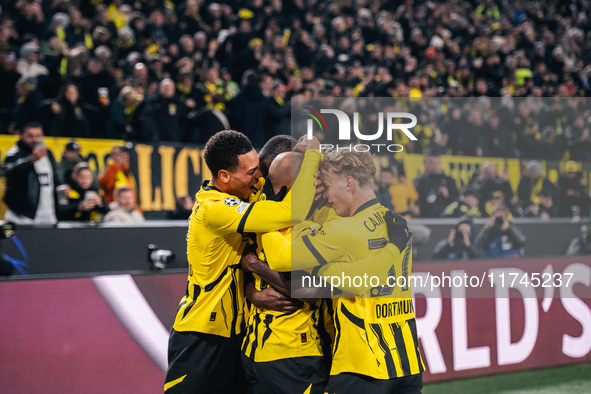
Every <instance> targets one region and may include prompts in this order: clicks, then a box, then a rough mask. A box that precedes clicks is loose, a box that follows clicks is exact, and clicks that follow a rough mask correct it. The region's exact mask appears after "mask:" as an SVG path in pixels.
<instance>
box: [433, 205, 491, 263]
mask: <svg viewBox="0 0 591 394" xmlns="http://www.w3.org/2000/svg"><path fill="white" fill-rule="evenodd" d="M483 256H484V253H483V252H482V250H481V249H479V248H478V247H476V245H475V244H474V234H473V224H472V217H470V216H463V217H461V218H460V220H459V221H458V223H457V224H456V225H455V226H454V228H452V229H451V230H450V231H449V236H448V237H447V238H446V239H442V240H441V241H439V243H438V244H437V246H436V247H435V250H434V251H433V258H434V259H446V260H468V259H477V258H481V257H483Z"/></svg>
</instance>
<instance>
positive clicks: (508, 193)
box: [466, 161, 513, 209]
mask: <svg viewBox="0 0 591 394" xmlns="http://www.w3.org/2000/svg"><path fill="white" fill-rule="evenodd" d="M474 175H475V176H474V177H473V178H472V180H471V181H470V183H469V184H468V187H467V188H466V191H467V192H468V191H469V192H473V193H474V194H475V195H476V196H477V198H478V199H479V200H480V203H481V206H480V208H481V209H482V208H484V205H485V202H486V201H488V200H490V199H491V198H492V196H493V194H494V193H495V192H501V193H502V194H503V196H504V197H505V204H506V205H507V206H510V203H511V200H512V199H513V189H512V188H511V184H510V183H509V181H508V180H507V178H508V173H507V169H506V168H505V173H504V174H503V178H501V177H499V176H498V175H497V167H496V166H495V165H494V164H493V163H491V162H489V161H487V162H484V163H483V164H482V166H480V171H478V173H475V174H474Z"/></svg>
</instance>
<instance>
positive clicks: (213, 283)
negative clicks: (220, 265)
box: [204, 265, 232, 293]
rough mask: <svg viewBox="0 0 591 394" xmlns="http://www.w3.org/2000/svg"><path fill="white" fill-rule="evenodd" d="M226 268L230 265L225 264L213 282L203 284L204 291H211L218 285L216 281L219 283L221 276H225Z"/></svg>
mask: <svg viewBox="0 0 591 394" xmlns="http://www.w3.org/2000/svg"><path fill="white" fill-rule="evenodd" d="M228 268H232V267H231V266H229V265H228V266H226V268H224V270H223V271H222V273H221V274H220V276H218V277H217V278H216V280H214V281H213V282H211V283H209V284H207V285H205V289H204V290H205V292H206V293H208V292H210V291H212V290H213V289H214V287H216V286H217V285H218V283H220V281H221V280H222V278H223V277H224V276H226V273H227V272H228Z"/></svg>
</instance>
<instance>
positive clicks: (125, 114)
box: [107, 86, 145, 141]
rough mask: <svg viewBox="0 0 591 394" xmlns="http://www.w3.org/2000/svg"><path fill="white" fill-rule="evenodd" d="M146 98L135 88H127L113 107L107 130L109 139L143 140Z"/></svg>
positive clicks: (121, 92) (122, 91)
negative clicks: (142, 118)
mask: <svg viewBox="0 0 591 394" xmlns="http://www.w3.org/2000/svg"><path fill="white" fill-rule="evenodd" d="M144 107H145V101H144V96H143V95H142V94H140V93H139V92H138V91H137V90H136V89H135V88H132V87H131V86H126V87H124V88H123V89H121V91H120V92H119V96H118V97H117V99H116V100H115V102H114V103H113V105H112V106H111V112H110V117H109V123H108V124H107V129H108V130H109V131H110V135H109V137H111V138H121V139H124V140H128V141H137V140H138V139H140V138H141V135H142V132H143V128H142V121H141V116H143V114H144Z"/></svg>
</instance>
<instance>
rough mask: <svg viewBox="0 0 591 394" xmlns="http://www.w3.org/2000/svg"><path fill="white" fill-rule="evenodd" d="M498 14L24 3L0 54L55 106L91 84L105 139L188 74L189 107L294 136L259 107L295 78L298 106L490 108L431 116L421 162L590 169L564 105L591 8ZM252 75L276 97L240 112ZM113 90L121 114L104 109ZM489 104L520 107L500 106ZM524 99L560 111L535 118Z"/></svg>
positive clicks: (95, 124) (6, 9) (582, 89)
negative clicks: (124, 103) (212, 107)
mask: <svg viewBox="0 0 591 394" xmlns="http://www.w3.org/2000/svg"><path fill="white" fill-rule="evenodd" d="M99 3H100V4H99ZM487 3H490V2H487ZM493 3H494V4H490V5H489V4H485V3H483V4H480V3H478V2H467V3H461V4H460V3H458V2H456V1H452V2H443V3H437V6H436V7H432V6H430V5H429V4H426V3H424V2H409V3H408V4H406V3H404V2H402V3H401V2H397V3H394V4H391V2H369V3H368V2H352V3H351V4H349V2H347V4H344V5H343V4H337V5H333V4H330V6H326V4H324V3H322V2H311V3H310V4H307V3H305V2H301V1H296V2H295V3H294V4H291V3H289V2H288V3H285V4H283V2H281V1H274V0H273V1H271V2H267V3H265V2H263V3H261V2H260V1H255V2H253V3H252V4H244V8H239V7H238V5H236V4H234V3H227V4H226V3H211V2H205V3H204V2H202V1H198V0H188V1H185V2H182V1H181V2H170V1H164V2H163V1H155V2H141V1H136V2H130V1H122V0H114V1H111V2H107V3H105V4H102V2H100V1H98V2H87V1H86V2H64V1H61V0H58V1H54V2H51V3H47V4H45V3H40V2H36V1H12V2H8V3H7V4H6V5H4V4H3V7H2V8H3V9H2V12H3V14H2V17H3V20H2V21H1V22H0V52H1V53H3V54H4V53H5V54H10V53H11V52H13V53H15V54H18V55H19V57H20V58H21V59H20V62H19V65H18V70H19V71H20V72H21V74H23V75H22V76H23V77H25V78H27V77H29V76H32V77H35V78H37V77H38V81H37V82H38V83H39V86H40V90H42V91H43V95H44V96H45V97H44V98H45V99H47V100H53V99H55V98H56V96H57V94H58V92H59V90H60V88H61V87H62V86H63V85H64V84H65V83H67V82H71V81H73V82H75V83H77V84H78V86H79V87H80V96H81V98H82V99H83V101H84V102H85V103H86V104H88V105H89V112H88V113H87V117H88V120H89V126H90V131H91V135H92V136H95V137H103V136H108V137H117V138H119V137H120V136H121V135H122V133H121V129H120V128H119V129H117V130H111V128H110V127H111V126H112V125H115V124H117V123H118V122H119V121H120V119H118V120H114V119H113V118H114V117H117V116H119V115H120V113H119V112H117V111H109V110H110V107H111V106H112V104H113V105H114V104H115V103H114V101H115V98H116V97H117V95H118V94H119V90H120V89H123V88H125V87H127V86H129V87H132V88H134V89H135V90H136V91H137V92H138V93H139V94H140V95H143V96H145V97H146V99H148V98H149V99H152V96H155V95H157V90H158V87H157V83H158V82H160V81H161V80H163V79H164V78H171V79H173V80H175V81H180V79H182V78H180V79H179V74H185V75H191V78H192V77H193V76H194V77H195V80H194V81H190V82H189V86H190V85H195V84H199V83H200V85H199V86H200V87H203V88H204V89H203V91H202V92H199V93H198V94H193V90H196V89H197V88H196V87H195V89H191V90H190V91H189V92H188V93H187V92H181V87H180V86H177V91H178V94H179V96H180V100H181V101H182V102H183V103H184V104H185V105H187V106H188V107H189V108H191V110H196V111H200V110H202V109H203V108H204V107H205V105H206V104H211V100H209V101H206V100H205V98H203V100H201V96H208V95H209V96H210V97H211V95H212V93H219V94H222V95H223V96H224V104H225V105H226V106H227V108H226V110H230V109H231V107H234V110H235V115H236V116H235V117H233V116H232V115H231V114H230V112H228V116H229V118H230V124H231V127H232V128H235V129H239V130H241V131H244V132H245V133H246V134H247V135H248V136H249V138H250V139H251V140H253V142H254V143H255V145H258V146H261V145H262V144H263V143H264V141H265V140H266V139H268V138H269V136H271V135H273V134H275V133H276V132H277V131H279V132H285V131H286V130H280V129H282V128H283V126H281V127H277V125H269V124H267V125H265V124H264V121H265V117H266V116H268V114H267V113H266V111H259V110H261V109H262V108H261V105H260V104H261V100H262V101H263V102H264V103H265V104H267V103H268V100H263V98H264V97H265V95H267V96H269V95H270V94H269V91H268V90H269V88H270V84H271V81H277V80H281V81H282V82H283V83H285V84H286V92H285V98H284V99H283V100H284V102H287V101H288V99H289V98H291V97H293V96H294V95H307V96H310V97H312V96H314V97H324V96H330V95H332V96H346V97H363V96H366V97H374V96H376V97H380V96H381V97H399V98H404V97H410V96H412V97H434V96H439V97H477V98H478V99H477V100H475V101H477V102H478V103H479V106H488V107H487V108H486V109H483V110H480V109H477V108H466V109H465V110H464V109H462V108H458V107H456V108H452V109H451V110H450V111H446V110H445V109H443V108H444V107H441V109H442V112H443V114H441V115H443V116H438V118H437V119H429V121H430V122H429V123H428V126H425V127H423V124H422V123H423V122H422V120H421V122H420V123H421V124H420V125H419V128H422V129H423V130H421V131H420V132H421V133H423V134H424V137H425V138H420V140H421V141H420V142H417V143H414V144H412V143H411V144H408V147H407V148H408V149H407V150H408V151H412V152H426V151H427V149H428V148H429V146H434V145H440V144H441V145H444V146H445V148H446V149H448V150H449V151H451V152H452V153H454V154H467V155H491V156H496V157H501V156H502V157H518V158H528V159H550V158H558V157H560V158H561V157H562V152H563V146H565V147H567V148H568V154H569V155H570V156H569V157H570V158H571V159H573V160H580V161H586V160H589V159H590V158H589V155H590V154H591V153H589V152H591V150H590V149H589V146H590V144H591V142H590V141H591V140H590V137H589V130H590V128H589V119H588V118H589V115H591V113H590V111H588V110H585V109H584V108H582V107H584V106H585V105H580V104H578V103H577V101H576V100H574V101H573V103H572V104H569V103H565V101H566V100H565V99H564V98H565V97H570V96H573V97H576V96H580V95H585V94H587V95H589V94H591V88H590V86H591V82H590V80H591V69H590V68H589V67H588V66H586V64H588V63H589V59H590V56H589V52H590V51H589V48H587V46H588V45H587V44H586V37H588V36H589V35H590V34H591V24H589V23H588V16H587V15H588V14H589V11H590V7H589V5H588V4H587V3H586V2H574V3H573V2H571V3H568V2H566V3H565V2H563V3H556V2H551V3H549V4H547V5H546V7H545V8H544V10H543V11H544V12H543V13H539V12H537V9H536V8H535V4H534V3H533V2H531V1H528V2H525V3H524V4H522V5H520V6H519V7H517V8H515V7H513V6H512V5H507V4H505V5H502V4H500V3H498V2H493ZM41 4H43V5H41ZM107 4H108V5H107ZM240 7H242V6H240ZM514 8H515V9H514ZM516 10H517V11H516ZM514 14H515V15H517V16H515V15H514ZM13 25H14V26H13ZM564 26H566V28H565V27H564ZM148 65H149V66H148ZM0 68H1V67H0ZM246 70H255V71H256V72H257V73H258V74H260V75H264V77H263V89H262V90H264V92H262V91H261V86H260V85H259V84H258V81H257V83H256V85H257V86H258V88H259V89H251V88H246V90H247V91H248V92H247V93H246V94H245V95H243V96H242V97H241V98H240V99H239V100H238V101H236V102H234V103H232V101H234V100H236V95H237V94H238V83H239V82H240V81H243V80H245V79H248V73H247V72H246ZM48 72H49V74H48ZM245 74H246V75H245ZM245 77H246V78H245ZM183 78H186V77H183ZM13 82H14V81H13ZM243 85H248V84H246V83H244V84H243ZM183 86H184V87H183V89H186V88H187V87H186V85H183ZM99 88H106V89H108V97H109V99H110V100H111V101H113V103H111V102H110V101H108V100H105V99H104V98H102V99H101V100H99V94H98V89H99ZM487 95H488V96H502V97H503V98H504V99H509V100H507V101H505V102H504V103H503V104H502V105H501V106H500V107H499V106H497V105H496V104H493V105H490V103H489V104H487V103H486V102H487V101H489V100H486V97H484V96H487ZM190 96H195V97H191V98H190V99H189V98H188V97H190ZM100 97H103V96H102V95H101V96H100ZM513 97H528V99H529V98H532V99H533V98H541V97H547V98H549V99H548V100H544V103H542V104H543V105H536V106H534V107H533V108H531V109H524V108H523V106H522V105H521V104H519V101H518V100H515V102H513V101H512V98H513ZM553 97H560V98H561V99H560V100H556V101H550V99H551V98H553ZM482 99H484V100H482ZM481 101H482V102H481ZM568 101H572V100H568ZM7 102H8V101H7ZM11 102H12V100H11ZM192 102H195V107H193V106H192V105H193V104H192ZM242 103H247V104H248V105H250V106H248V107H247V111H242V106H241V104H242ZM9 106H10V105H9ZM9 106H5V107H0V108H8V107H9ZM126 108H128V107H126ZM128 109H129V108H128ZM252 109H255V110H257V112H254V111H251V110H252ZM222 111H224V110H222ZM121 112H122V110H121ZM446 112H447V113H450V115H447V113H446ZM245 113H249V114H250V117H251V119H248V116H246V115H244V114H245ZM418 113H419V116H422V113H421V112H418ZM253 114H256V116H254V115H253ZM259 115H260V116H259ZM450 118H451V119H450ZM28 120H31V118H27V121H28ZM129 120H131V119H129ZM125 123H126V122H123V124H125ZM119 124H121V122H119ZM21 126H22V124H21ZM433 126H436V127H435V128H434V127H433ZM273 127H277V128H276V129H273ZM3 129H6V127H3ZM439 130H441V131H439ZM136 133H137V131H136ZM429 133H431V134H430V136H429ZM127 135H129V134H127ZM138 135H139V134H135V135H130V136H131V137H134V138H135V137H137V136H138ZM134 138H131V139H134ZM514 140H516V143H517V146H514V145H513V144H514V142H513V141H514ZM563 142H564V144H563ZM516 148H517V149H516ZM485 199H487V197H485V196H483V197H482V200H485Z"/></svg>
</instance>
